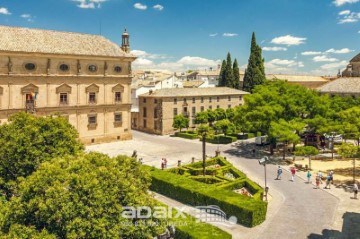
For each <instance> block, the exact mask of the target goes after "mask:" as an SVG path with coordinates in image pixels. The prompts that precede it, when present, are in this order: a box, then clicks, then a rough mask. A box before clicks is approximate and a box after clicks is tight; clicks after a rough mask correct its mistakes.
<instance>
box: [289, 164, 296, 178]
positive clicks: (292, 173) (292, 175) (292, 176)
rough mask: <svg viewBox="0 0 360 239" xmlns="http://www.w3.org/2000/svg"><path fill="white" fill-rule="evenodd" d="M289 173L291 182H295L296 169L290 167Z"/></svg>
mask: <svg viewBox="0 0 360 239" xmlns="http://www.w3.org/2000/svg"><path fill="white" fill-rule="evenodd" d="M290 171H291V181H293V182H294V180H295V173H296V168H295V167H291V169H290Z"/></svg>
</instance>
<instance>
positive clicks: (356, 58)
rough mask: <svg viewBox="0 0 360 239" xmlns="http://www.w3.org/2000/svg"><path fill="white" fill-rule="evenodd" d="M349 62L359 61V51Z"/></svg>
mask: <svg viewBox="0 0 360 239" xmlns="http://www.w3.org/2000/svg"><path fill="white" fill-rule="evenodd" d="M350 62H360V53H359V54H357V55H356V56H355V57H354V58H353V59H351V60H350Z"/></svg>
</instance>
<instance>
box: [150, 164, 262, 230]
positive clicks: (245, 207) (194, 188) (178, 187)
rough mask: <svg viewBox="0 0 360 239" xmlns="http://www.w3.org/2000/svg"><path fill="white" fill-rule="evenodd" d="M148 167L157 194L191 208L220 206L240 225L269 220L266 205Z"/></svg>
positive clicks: (249, 225) (251, 225)
mask: <svg viewBox="0 0 360 239" xmlns="http://www.w3.org/2000/svg"><path fill="white" fill-rule="evenodd" d="M145 167H147V168H148V169H149V171H150V173H151V176H152V184H151V186H150V189H151V190H153V191H155V192H158V193H160V194H163V195H165V196H168V197H170V198H173V199H176V200H178V201H180V202H182V203H185V204H189V205H192V206H206V205H217V206H219V207H220V208H221V210H223V211H224V212H225V213H226V214H227V215H228V216H235V217H236V218H237V219H238V223H239V224H242V225H245V226H248V227H253V226H256V225H259V224H260V223H262V222H263V221H264V220H265V218H266V209H267V203H266V202H264V201H261V200H256V198H249V197H246V196H243V195H239V194H237V193H234V192H232V191H229V190H226V189H224V188H221V187H218V186H217V185H208V184H205V183H200V182H197V181H194V180H192V179H190V178H188V177H185V176H178V175H174V174H173V173H171V172H167V171H163V170H159V169H155V168H151V167H148V166H145ZM249 185H251V184H249ZM260 191H262V190H259V192H260Z"/></svg>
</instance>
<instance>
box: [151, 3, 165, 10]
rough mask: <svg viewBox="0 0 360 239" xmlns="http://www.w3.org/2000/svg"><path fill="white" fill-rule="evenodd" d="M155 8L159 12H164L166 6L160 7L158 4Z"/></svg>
mask: <svg viewBox="0 0 360 239" xmlns="http://www.w3.org/2000/svg"><path fill="white" fill-rule="evenodd" d="M153 8H154V9H155V10H158V11H162V10H163V9H164V6H162V5H160V4H156V5H155V6H153Z"/></svg>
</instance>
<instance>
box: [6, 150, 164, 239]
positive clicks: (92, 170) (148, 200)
mask: <svg viewBox="0 0 360 239" xmlns="http://www.w3.org/2000/svg"><path fill="white" fill-rule="evenodd" d="M149 185H150V175H149V173H148V172H147V171H146V170H145V169H143V168H141V166H140V164H139V163H138V162H136V161H135V160H134V159H132V158H129V157H126V156H118V157H115V158H110V157H109V156H107V155H103V154H99V153H89V154H86V155H78V156H65V157H62V158H56V159H54V160H52V161H49V162H44V163H42V164H41V165H40V166H39V168H38V169H37V171H36V172H34V173H33V174H32V175H30V176H29V177H27V178H26V179H24V180H20V184H19V187H18V190H17V193H16V194H15V195H14V196H13V197H12V198H11V199H10V201H9V202H8V206H7V207H8V210H7V214H6V215H5V220H3V221H2V224H1V225H0V230H1V231H2V233H3V234H5V235H9V233H11V232H12V231H14V230H12V228H13V227H14V226H16V227H17V228H20V229H21V228H22V229H24V228H26V230H28V231H29V232H28V233H29V234H30V235H31V234H32V233H33V231H34V230H36V231H37V232H38V233H42V232H43V231H44V230H46V231H47V232H48V233H50V234H51V235H54V236H56V238H153V237H154V236H156V235H158V234H160V233H162V232H164V230H165V226H164V223H165V221H163V219H157V218H154V217H152V216H151V218H149V219H140V218H136V217H135V218H131V219H128V218H126V217H124V214H123V211H124V210H125V208H124V207H125V206H133V207H138V206H148V207H150V208H154V206H156V205H157V203H156V202H155V201H154V200H153V198H152V196H151V195H150V194H148V188H149ZM127 212H128V211H127ZM127 215H129V214H127ZM17 225H19V226H17ZM16 231H17V232H16V233H19V229H18V230H16ZM46 231H45V232H43V233H45V235H46ZM20 232H21V231H20ZM24 238H26V237H24ZM31 238H32V237H31ZM48 238H50V237H48Z"/></svg>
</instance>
